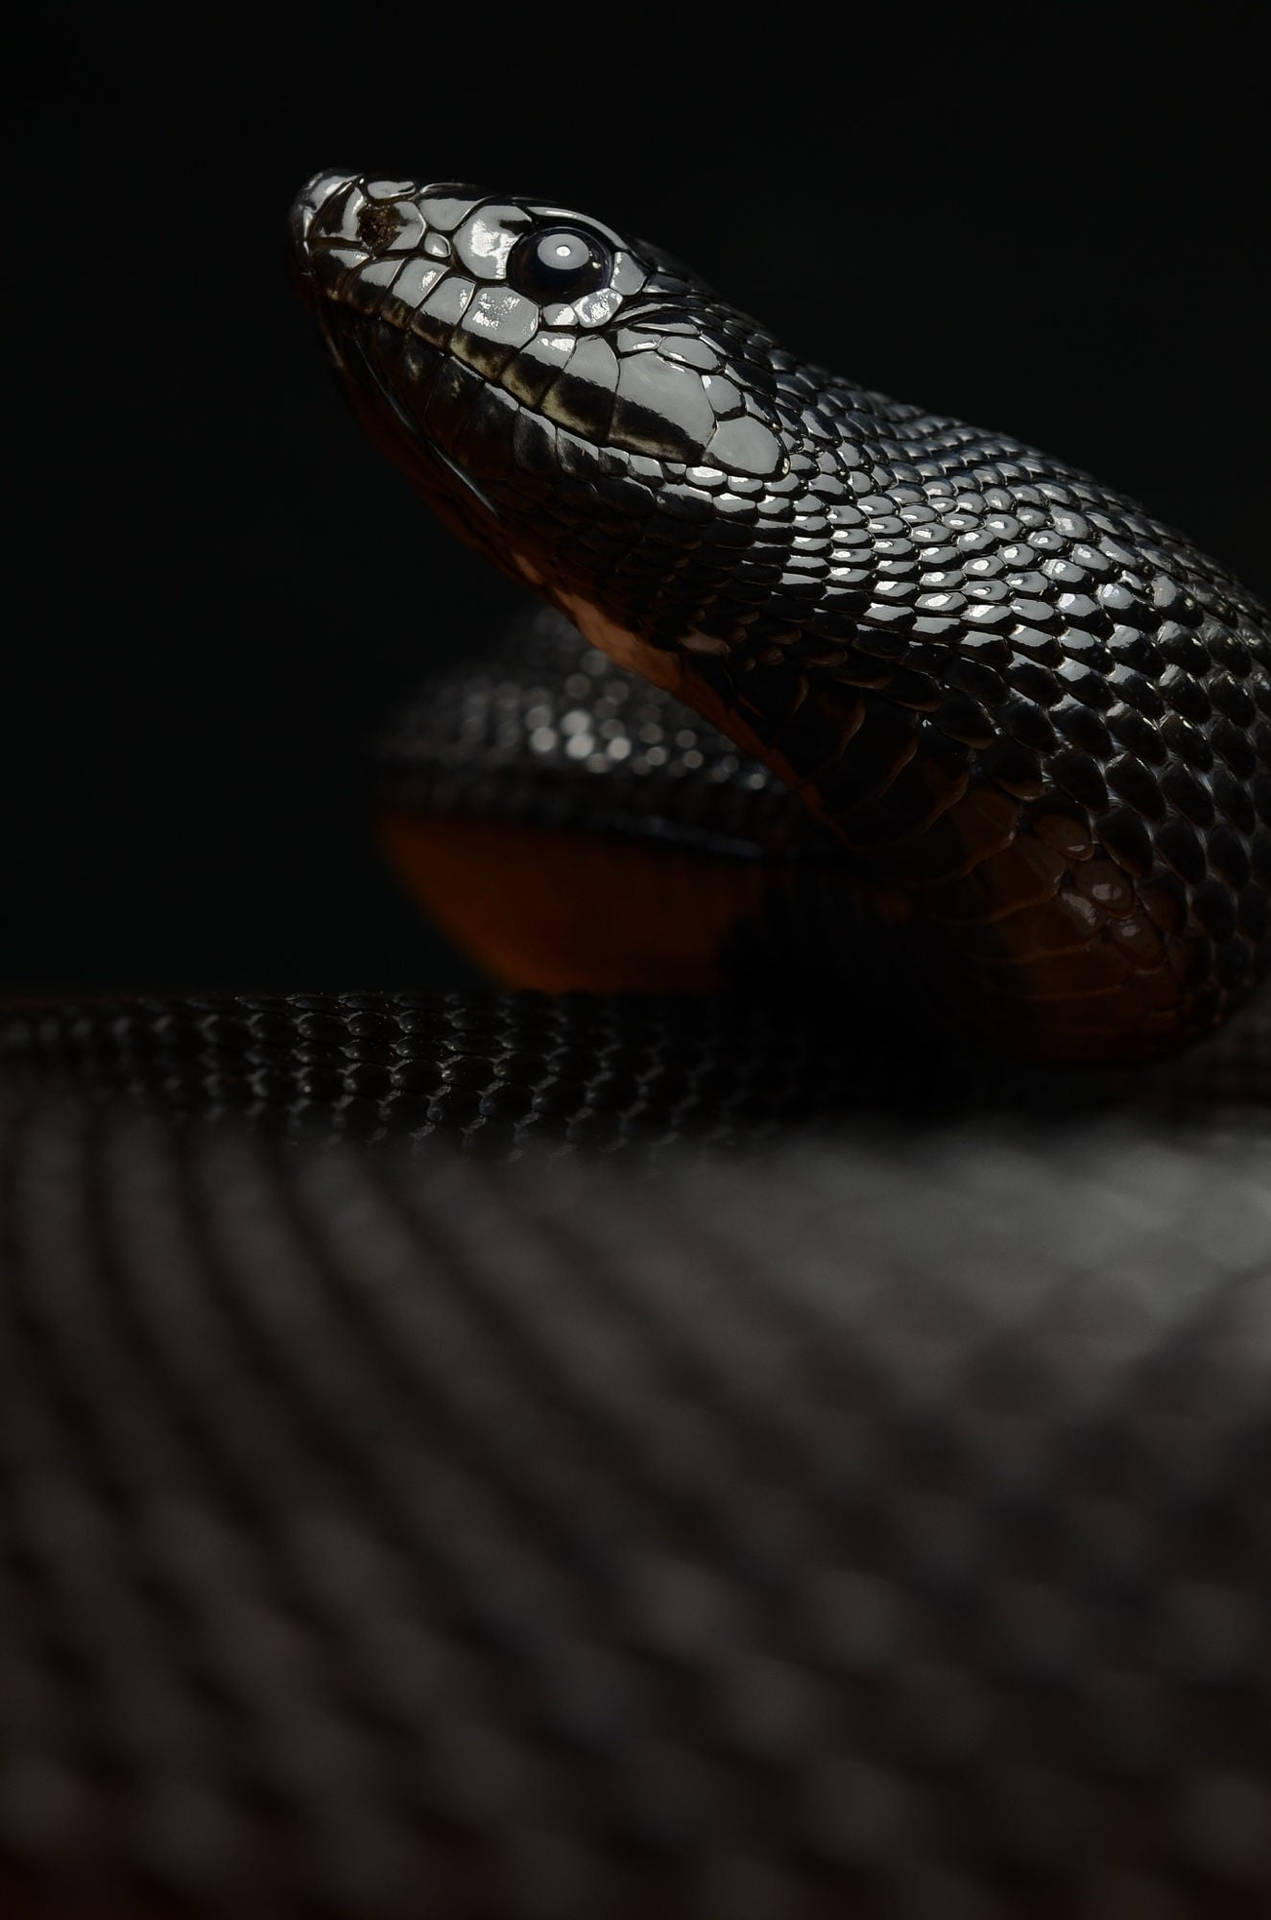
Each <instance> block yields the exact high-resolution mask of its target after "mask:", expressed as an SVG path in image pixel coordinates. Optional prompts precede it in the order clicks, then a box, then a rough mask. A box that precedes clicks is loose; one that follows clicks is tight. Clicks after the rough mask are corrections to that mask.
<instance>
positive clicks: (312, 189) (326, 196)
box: [290, 167, 356, 259]
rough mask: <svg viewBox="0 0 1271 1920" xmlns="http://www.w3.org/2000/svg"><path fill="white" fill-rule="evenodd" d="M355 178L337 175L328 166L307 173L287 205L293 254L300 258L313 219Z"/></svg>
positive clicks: (304, 253) (306, 246)
mask: <svg viewBox="0 0 1271 1920" xmlns="http://www.w3.org/2000/svg"><path fill="white" fill-rule="evenodd" d="M355 178H356V175H355V174H352V173H349V172H347V171H346V172H337V171H336V170H335V169H334V168H332V167H323V168H321V169H320V170H319V171H318V172H317V173H315V174H311V175H310V177H309V179H308V180H306V181H305V183H304V185H303V187H301V189H300V191H299V193H298V194H297V195H296V197H295V199H294V200H293V201H292V203H291V217H290V225H291V243H292V246H293V247H294V248H295V250H296V253H297V254H298V255H299V256H301V258H302V259H303V257H304V256H305V255H306V253H307V250H308V247H309V239H310V234H311V232H312V229H313V224H314V221H315V219H317V218H318V216H319V215H320V214H321V212H322V209H323V208H324V207H325V206H326V205H327V204H328V202H329V201H331V200H332V199H333V198H334V197H335V195H336V194H337V193H340V192H342V191H343V190H344V189H345V188H346V187H348V186H350V185H351V184H352V182H353V180H354V179H355Z"/></svg>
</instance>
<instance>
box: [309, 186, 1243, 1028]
mask: <svg viewBox="0 0 1271 1920" xmlns="http://www.w3.org/2000/svg"><path fill="white" fill-rule="evenodd" d="M292 235H293V248H294V254H293V257H294V261H295V266H296V277H297V280H298V282H299V285H300V287H301V289H302V291H303V293H304V294H305V296H306V298H307V299H308V301H309V303H310V305H311V307H312V310H313V311H314V313H315V315H316V317H317V320H318V324H319V326H320V329H321V333H322V337H323V339H324V341H325V343H326V347H327V350H328V353H329V356H330V360H331V362H332V364H333V366H334V368H335V369H336V371H337V374H338V377H339V379H340V381H341V383H342V385H343V387H344V389H345V391H346V393H347V395H348V397H349V399H350V401H351V403H352V405H353V408H354V411H355V413H356V415H357V417H358V419H359V420H360V421H361V422H362V424H363V425H364V427H365V428H366V430H367V431H368V433H369V434H370V435H371V437H372V438H373V440H374V441H375V442H376V444H377V445H378V446H379V447H380V448H381V449H382V450H383V451H384V452H385V453H386V454H387V455H388V456H389V457H390V458H391V459H392V460H393V461H394V462H395V463H396V464H397V465H398V467H400V468H401V469H402V470H403V471H404V472H405V473H406V474H407V476H408V477H409V479H410V480H411V481H412V483H413V484H414V485H415V487H416V488H417V490H418V491H419V492H420V493H421V494H422V495H423V497H424V499H425V500H426V501H427V503H428V505H429V506H430V507H431V508H432V509H433V510H434V511H435V512H436V513H437V514H438V515H439V516H440V517H441V519H442V520H443V521H444V522H445V523H446V524H447V525H448V526H450V527H451V528H452V529H454V530H455V531H456V532H457V533H458V534H459V535H460V536H461V537H462V538H463V539H464V540H465V541H466V542H468V543H469V544H470V545H472V546H474V547H476V548H477V549H478V550H479V551H480V552H481V553H483V554H484V555H485V556H487V557H488V558H489V559H490V560H491V561H493V563H494V564H495V565H496V566H498V567H499V568H500V569H501V570H502V571H503V572H504V573H505V574H508V575H509V576H511V577H512V578H513V579H515V580H518V581H520V582H522V583H523V584H525V585H528V586H529V587H531V588H533V589H534V590H536V591H537V593H538V594H539V595H541V596H542V597H543V598H544V599H545V600H546V601H547V602H548V604H549V605H550V606H552V607H553V608H555V609H556V610H557V612H558V613H559V614H560V615H562V616H564V617H565V619H567V620H568V621H569V622H570V623H572V626H573V627H574V628H575V629H577V631H578V633H579V634H581V636H582V637H583V638H584V639H585V640H586V641H587V642H588V643H589V644H590V646H591V647H592V648H594V649H597V650H599V651H600V652H601V653H603V654H604V655H605V656H607V657H608V658H609V659H610V660H612V661H613V662H614V663H615V664H616V665H617V666H618V667H620V668H621V669H624V670H626V671H628V672H630V673H634V674H636V675H639V676H641V677H642V678H643V679H644V680H646V681H647V682H649V683H650V684H651V685H652V686H653V687H654V688H657V689H660V690H662V691H663V692H665V693H667V694H669V695H671V696H673V697H674V698H675V699H676V700H677V701H679V702H682V703H683V704H684V705H686V706H687V707H688V708H690V709H692V710H693V712H694V713H695V714H696V715H699V716H701V718H702V719H703V720H704V721H705V722H706V723H707V724H708V727H711V728H715V729H718V730H719V732H721V733H722V734H723V735H725V736H726V737H727V739H728V741H729V742H731V743H733V745H734V746H735V747H737V748H739V749H740V750H741V752H742V753H743V754H744V755H746V756H747V757H748V760H750V761H757V762H759V763H761V764H762V765H763V766H765V767H766V768H767V769H769V770H770V771H771V772H772V773H773V774H774V775H775V776H776V778H777V779H778V780H779V781H780V782H781V783H782V784H783V786H784V787H785V788H786V789H788V790H789V791H790V792H792V793H793V794H794V795H795V796H796V798H797V801H798V803H799V805H800V807H801V809H802V811H803V813H804V815H805V816H806V819H807V821H808V823H809V831H811V832H813V833H815V832H818V831H819V832H820V833H821V834H822V835H823V836H824V837H825V838H826V839H828V840H829V842H830V843H831V848H832V857H830V856H829V855H827V853H826V851H825V849H822V858H821V860H820V863H819V869H818V880H817V889H816V890H817V894H818V899H819V901H820V903H821V906H822V909H823V911H822V916H821V925H822V933H821V944H822V945H823V947H824V948H825V950H826V953H827V954H828V955H829V957H830V960H831V962H832V964H838V963H839V958H840V957H841V960H842V964H843V965H844V966H846V967H848V968H850V965H851V962H852V959H853V957H854V956H855V955H856V954H857V953H858V952H859V951H860V950H861V949H862V947H864V946H865V945H867V944H868V945H871V946H872V948H873V949H874V950H875V951H876V952H879V953H881V954H883V955H884V956H885V958H884V961H883V966H884V969H885V971H886V973H887V974H888V976H889V977H890V978H892V979H893V980H895V981H896V982H901V983H904V995H903V997H904V998H907V1000H908V1001H909V1003H910V1004H911V1005H915V1006H921V1007H937V1008H939V1010H940V1015H941V1017H942V1018H946V1017H947V1018H948V1019H950V1020H953V1021H956V1022H958V1023H960V1024H961V1025H962V1026H963V1027H964V1028H965V1029H966V1030H967V1031H968V1032H969V1033H970V1034H971V1035H973V1036H974V1037H975V1043H977V1044H978V1043H981V1042H982V1043H984V1044H986V1045H990V1046H996V1047H1000V1048H1002V1049H1004V1050H1006V1051H1009V1052H1010V1053H1011V1054H1013V1055H1015V1056H1016V1057H1019V1058H1023V1059H1029V1060H1035V1061H1051V1062H1081V1061H1091V1062H1107V1061H1132V1060H1142V1059H1148V1058H1151V1057H1152V1056H1153V1055H1158V1054H1160V1053H1162V1052H1167V1051H1169V1050H1170V1049H1172V1048H1176V1047H1178V1046H1180V1045H1182V1044H1183V1043H1185V1042H1187V1041H1188V1040H1190V1039H1193V1038H1195V1037H1196V1036H1197V1035H1199V1034H1202V1033H1204V1032H1205V1031H1207V1030H1208V1029H1210V1028H1212V1027H1213V1026H1215V1025H1217V1024H1218V1023H1220V1022H1221V1021H1222V1020H1223V1019H1225V1018H1226V1016H1227V1015H1228V1014H1229V1013H1230V1012H1231V1011H1232V1010H1233V1009H1235V1008H1237V1007H1239V1006H1240V1005H1241V1004H1243V1003H1244V1002H1245V1001H1246V1000H1247V999H1248V998H1249V996H1250V995H1251V993H1252V991H1253V989H1254V987H1255V985H1256V982H1257V980H1258V978H1259V977H1260V976H1261V974H1262V973H1263V972H1264V971H1265V968H1266V965H1267V960H1268V957H1269V956H1271V931H1269V927H1268V895H1269V893H1271V627H1269V625H1268V616H1267V613H1266V610H1265V609H1264V608H1263V607H1261V606H1260V605H1259V604H1258V602H1257V601H1256V600H1255V599H1254V598H1253V596H1251V595H1250V594H1249V593H1248V592H1246V591H1245V590H1244V589H1243V588H1242V587H1241V586H1240V585H1239V584H1238V583H1237V582H1236V581H1234V580H1233V579H1232V578H1231V577H1230V576H1229V575H1228V574H1227V573H1226V572H1225V571H1224V570H1223V569H1222V568H1221V567H1220V566H1218V565H1217V564H1216V563H1215V562H1213V561H1211V560H1209V559H1208V558H1206V557H1205V556H1204V555H1202V554H1200V553H1199V552H1197V551H1196V550H1195V548H1194V547H1192V546H1191V545H1190V544H1189V543H1188V542H1187V541H1186V540H1185V539H1184V538H1182V537H1181V536H1179V535H1177V534H1175V533H1173V532H1171V531H1170V530H1169V529H1167V528H1166V527H1164V526H1162V525H1161V524H1159V523H1158V522H1157V521H1155V520H1154V519H1153V518H1151V516H1150V515H1148V514H1147V513H1145V512H1144V511H1143V510H1142V509H1141V508H1139V507H1138V506H1136V505H1135V504H1134V503H1132V502H1131V501H1129V500H1127V499H1125V498H1123V497H1122V496H1121V495H1119V494H1117V493H1114V492H1112V491H1110V490H1109V489H1107V488H1105V487H1103V486H1101V485H1099V484H1098V483H1096V482H1095V481H1093V480H1091V479H1090V478H1088V477H1087V476H1086V475H1085V474H1083V473H1081V472H1079V471H1078V470H1076V469H1075V468H1073V467H1070V466H1068V465H1067V464H1065V463H1064V462H1062V461H1058V460H1055V459H1052V458H1049V457H1047V456H1045V455H1043V454H1040V453H1038V452H1036V451H1034V450H1033V449H1031V448H1029V447H1027V446H1024V445H1022V444H1021V443H1019V442H1018V441H1015V440H1013V439H1011V438H1009V437H1008V436H1005V435H1003V434H999V433H992V432H985V431H982V430H980V429H977V428H974V427H969V426H966V425H964V424H963V423H961V422H960V421H958V420H955V419H951V418H949V417H947V416H945V415H942V414H935V413H931V412H929V411H927V410H925V409H923V408H921V407H919V406H916V405H912V404H909V403H907V402H906V403H900V402H896V401H893V400H890V399H888V398H887V397H886V396H884V395H882V394H879V393H876V392H873V391H871V390H869V389H867V388H863V387H860V386H857V385H854V384H852V383H851V382H848V381H846V380H843V379H840V378H838V377H837V376H834V375H831V374H829V373H827V372H825V371H824V370H822V369H821V368H819V367H816V366H811V365H809V364H807V363H805V362H804V361H803V360H801V359H800V358H798V357H797V356H796V355H795V354H793V353H791V352H789V351H787V350H786V349H785V348H783V347H781V346H780V345H778V343H777V341H776V340H775V339H774V338H773V336H772V335H771V334H769V333H768V332H767V331H766V330H765V329H764V328H763V327H762V326H761V325H759V324H758V323H757V322H756V321H754V320H752V319H750V318H749V317H748V316H747V315H745V314H744V313H742V312H740V311H738V310H737V309H736V308H734V307H733V306H731V305H730V304H728V303H727V302H726V301H725V300H723V299H722V298H720V297H719V296H718V295H717V294H715V293H714V292H713V291H712V289H711V288H710V287H708V286H707V285H706V284H705V283H704V282H703V281H702V280H700V279H699V278H698V277H697V276H695V275H694V274H693V273H692V272H691V271H690V270H689V269H687V268H685V267H683V266H681V265H680V264H679V263H678V262H677V261H676V260H675V259H673V258H672V257H671V256H669V255H668V254H666V253H665V252H664V251H662V250H661V249H660V248H658V247H656V246H651V245H649V244H648V243H646V242H644V241H642V240H638V239H634V238H631V237H629V236H626V235H624V234H622V233H620V232H618V231H617V230H616V229H615V228H613V227H612V226H609V225H607V224H605V223H604V222H601V221H599V220H596V219H594V218H591V217H589V216H585V215H582V214H579V213H576V212H574V211H571V210H569V209H567V208H562V207H559V206H553V205H551V204H549V203H545V202H540V201H536V200H533V199H526V198H520V199H518V198H516V197H515V196H512V197H507V198H499V197H497V196H492V195H490V194H487V193H483V192H480V191H478V190H477V189H475V188H472V187H469V186H464V185H461V184H458V183H435V184H431V185H422V186H421V185H419V184H418V183H414V182H410V181H405V180H402V181H398V180H380V179H370V178H367V177H365V176H361V175H347V174H340V173H330V172H326V173H319V174H317V175H315V176H314V177H313V179H311V180H310V181H309V183H308V185H307V186H306V187H305V188H304V189H303V191H302V192H301V194H300V195H299V197H298V199H297V200H296V202H295V205H294V208H293V211H292ZM584 738H586V735H584ZM509 884H511V882H510V881H509ZM794 891H795V893H796V895H797V892H798V889H797V888H796V889H795V890H794ZM781 893H782V886H781V884H780V883H778V882H776V881H774V882H773V883H772V885H771V886H770V887H769V889H768V891H767V893H766V894H764V893H762V890H761V897H760V898H758V900H756V899H755V898H754V897H753V890H752V897H751V898H750V899H749V900H748V901H747V903H746V904H745V906H744V908H742V907H739V909H738V914H737V917H736V918H735V919H731V918H730V916H729V914H728V913H727V912H720V913H717V914H716V916H715V921H714V924H713V926H712V927H711V929H710V930H709V932H708V934H707V935H706V938H707V939H708V940H709V941H713V942H714V943H715V944H716V945H717V946H719V947H721V948H722V947H726V946H728V945H729V944H730V943H731V944H732V945H733V946H736V945H737V944H738V940H739V927H740V922H741V920H742V918H743V916H744V917H747V918H748V919H749V920H750V921H752V922H753V921H758V922H760V923H762V922H764V920H765V919H767V920H768V921H770V922H771V920H772V919H773V916H774V913H775V912H776V908H775V906H774V896H776V895H778V894H781ZM784 894H785V898H784V900H783V902H782V904H783V906H784V908H785V912H784V918H783V928H784V937H785V938H786V939H787V940H796V941H799V940H802V941H803V942H804V943H808V942H810V941H811V940H812V938H813V935H812V932H811V930H810V928H809V927H808V926H804V925H801V924H800V915H799V905H800V903H799V900H798V899H797V898H796V900H795V903H794V909H793V911H792V910H791V906H790V894H791V888H790V886H789V883H788V878H787V881H786V884H785V887H784ZM662 917H663V918H666V917H667V909H664V910H663V916H662ZM827 924H828V925H829V927H830V931H829V932H828V933H827V932H825V931H824V928H825V926H826V925H827Z"/></svg>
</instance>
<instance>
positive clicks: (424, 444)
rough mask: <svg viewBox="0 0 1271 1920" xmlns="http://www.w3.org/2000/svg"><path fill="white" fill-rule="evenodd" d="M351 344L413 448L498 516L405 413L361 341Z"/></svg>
mask: <svg viewBox="0 0 1271 1920" xmlns="http://www.w3.org/2000/svg"><path fill="white" fill-rule="evenodd" d="M351 344H352V347H353V351H354V352H355V353H356V355H357V357H358V360H359V362H360V364H361V368H362V372H363V373H364V374H365V376H366V379H367V381H368V382H369V383H370V385H371V386H372V387H373V388H374V389H375V392H376V393H377V394H378V395H379V397H380V399H381V400H382V401H383V402H384V404H385V406H386V407H388V409H389V410H390V412H391V413H392V415H393V417H394V419H396V420H397V422H398V424H399V425H400V426H401V428H402V431H403V432H404V433H405V434H406V435H407V437H408V439H409V441H410V445H411V449H412V451H414V452H418V453H423V454H426V455H427V456H428V458H429V459H430V460H433V461H435V462H436V464H437V465H438V466H439V467H441V468H443V469H444V471H445V472H446V473H448V474H450V475H451V477H452V478H453V479H455V480H457V481H458V482H459V483H460V485H461V486H462V487H464V488H465V490H466V491H467V492H468V493H470V494H471V495H472V498H473V499H474V500H475V501H476V502H477V504H478V506H480V507H481V508H482V509H483V511H484V512H486V513H488V514H489V515H490V518H491V519H492V520H498V519H499V518H500V515H499V510H498V508H497V507H496V506H495V504H494V502H493V500H491V498H490V496H489V494H487V493H486V492H485V491H484V490H483V489H482V488H481V487H480V486H478V484H477V482H476V481H475V480H474V479H473V478H472V476H471V474H469V473H465V471H464V469H463V468H462V467H461V466H460V465H459V462H458V461H457V460H453V459H451V457H450V455H449V454H448V453H446V452H444V451H443V449H442V448H441V447H439V446H438V445H437V443H436V441H435V440H433V439H432V438H430V436H429V435H428V434H427V433H426V432H425V431H424V430H422V429H421V427H420V425H419V423H418V421H416V420H415V419H413V418H412V416H411V415H410V414H409V413H407V411H406V409H405V407H404V406H403V405H402V403H401V401H400V400H399V399H398V397H397V395H396V394H395V393H394V391H393V389H392V387H391V386H389V384H388V382H387V381H386V380H385V379H384V378H383V377H382V375H381V374H380V372H379V369H378V368H377V367H376V365H375V363H374V361H373V360H372V359H371V357H370V355H369V354H368V353H367V351H366V349H365V347H363V345H362V344H361V342H360V341H358V340H354V341H353V342H352V343H351Z"/></svg>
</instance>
